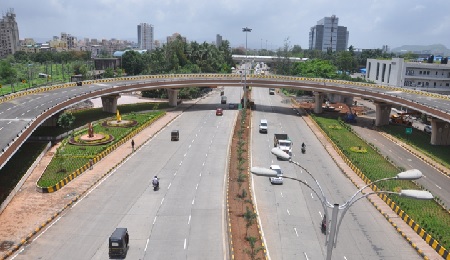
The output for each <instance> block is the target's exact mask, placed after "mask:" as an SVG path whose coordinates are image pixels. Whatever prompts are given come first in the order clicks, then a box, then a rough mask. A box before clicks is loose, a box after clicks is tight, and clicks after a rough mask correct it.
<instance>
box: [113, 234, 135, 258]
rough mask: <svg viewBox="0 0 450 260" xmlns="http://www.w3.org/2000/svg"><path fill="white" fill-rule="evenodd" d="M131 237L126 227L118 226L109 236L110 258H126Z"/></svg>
mask: <svg viewBox="0 0 450 260" xmlns="http://www.w3.org/2000/svg"><path fill="white" fill-rule="evenodd" d="M129 241H130V237H129V235H128V230H127V229H126V228H116V230H114V232H113V233H112V234H111V236H110V237H109V258H116V257H119V258H125V257H126V255H127V251H128V243H129Z"/></svg>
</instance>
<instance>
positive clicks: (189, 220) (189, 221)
mask: <svg viewBox="0 0 450 260" xmlns="http://www.w3.org/2000/svg"><path fill="white" fill-rule="evenodd" d="M189 223H191V215H189V219H188V225H189Z"/></svg>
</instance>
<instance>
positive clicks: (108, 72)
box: [103, 68, 114, 78]
mask: <svg viewBox="0 0 450 260" xmlns="http://www.w3.org/2000/svg"><path fill="white" fill-rule="evenodd" d="M103 77H104V78H114V70H113V69H112V68H106V69H105V73H103Z"/></svg>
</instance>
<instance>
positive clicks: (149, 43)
mask: <svg viewBox="0 0 450 260" xmlns="http://www.w3.org/2000/svg"><path fill="white" fill-rule="evenodd" d="M137 33H138V46H139V48H140V49H141V50H153V49H154V48H153V41H154V40H153V25H151V24H148V23H141V24H139V25H138V26H137Z"/></svg>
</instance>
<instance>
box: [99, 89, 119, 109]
mask: <svg viewBox="0 0 450 260" xmlns="http://www.w3.org/2000/svg"><path fill="white" fill-rule="evenodd" d="M119 98H120V95H119V94H112V95H107V96H102V106H103V108H102V110H103V111H104V112H108V113H112V114H115V113H116V112H117V100H118V99H119Z"/></svg>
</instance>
